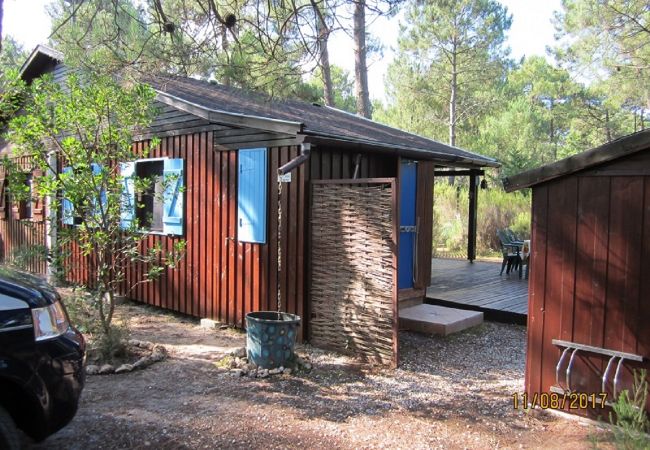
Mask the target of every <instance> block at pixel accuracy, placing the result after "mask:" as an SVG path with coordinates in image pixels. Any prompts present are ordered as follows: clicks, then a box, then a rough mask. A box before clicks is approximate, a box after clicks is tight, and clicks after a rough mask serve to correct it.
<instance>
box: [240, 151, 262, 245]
mask: <svg viewBox="0 0 650 450" xmlns="http://www.w3.org/2000/svg"><path fill="white" fill-rule="evenodd" d="M267 181H268V180H267V155H266V149H265V148H254V149H246V150H239V177H238V189H237V191H238V192H237V226H238V228H237V236H238V239H239V240H240V241H243V242H257V243H262V244H263V243H265V242H266V216H267V211H266V185H267Z"/></svg>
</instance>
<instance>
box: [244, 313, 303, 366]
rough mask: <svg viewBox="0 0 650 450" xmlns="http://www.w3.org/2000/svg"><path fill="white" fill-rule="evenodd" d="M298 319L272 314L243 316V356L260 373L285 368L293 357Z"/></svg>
mask: <svg viewBox="0 0 650 450" xmlns="http://www.w3.org/2000/svg"><path fill="white" fill-rule="evenodd" d="M299 325H300V316H297V315H295V314H289V313H282V312H274V311H258V312H251V313H248V314H246V356H248V361H250V362H252V363H253V364H255V365H257V366H259V367H262V368H264V369H274V368H276V367H280V366H283V365H285V363H286V362H287V361H288V360H289V359H291V358H292V357H293V348H294V345H295V343H296V334H297V333H298V326H299Z"/></svg>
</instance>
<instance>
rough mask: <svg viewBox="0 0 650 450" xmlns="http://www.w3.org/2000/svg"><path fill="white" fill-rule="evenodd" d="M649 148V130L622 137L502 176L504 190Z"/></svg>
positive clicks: (525, 185) (539, 181)
mask: <svg viewBox="0 0 650 450" xmlns="http://www.w3.org/2000/svg"><path fill="white" fill-rule="evenodd" d="M649 147H650V129H647V130H643V131H639V132H637V133H633V134H629V135H627V136H623V137H621V138H619V139H616V140H614V141H611V142H608V143H606V144H603V145H601V146H599V147H596V148H592V149H591V150H587V151H585V152H582V153H578V154H577V155H573V156H570V157H568V158H565V159H561V160H559V161H556V162H554V163H551V164H546V165H544V166H541V167H538V168H536V169H532V170H528V171H526V172H522V173H520V174H517V175H513V176H511V177H508V178H504V179H503V187H504V189H505V190H506V192H512V191H516V190H518V189H524V188H527V187H532V186H535V185H537V184H540V183H545V182H547V181H550V180H553V179H556V178H560V177H565V176H567V175H571V174H573V173H576V172H579V171H581V170H585V169H589V168H591V167H595V166H598V165H600V164H603V163H606V162H609V161H613V160H615V159H619V158H622V157H624V156H628V155H632V154H634V153H637V152H639V151H641V150H645V149H647V148H649Z"/></svg>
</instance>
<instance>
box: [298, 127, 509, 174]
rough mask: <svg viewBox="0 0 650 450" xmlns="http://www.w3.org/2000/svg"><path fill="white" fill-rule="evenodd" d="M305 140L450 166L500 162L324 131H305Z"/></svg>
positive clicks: (467, 166) (493, 165)
mask: <svg viewBox="0 0 650 450" xmlns="http://www.w3.org/2000/svg"><path fill="white" fill-rule="evenodd" d="M305 134H306V135H307V138H306V139H305V142H313V143H315V144H316V143H318V142H319V141H320V142H327V143H336V144H347V145H350V146H358V147H359V150H364V149H365V150H370V149H373V150H379V151H383V152H385V153H387V154H397V155H399V156H406V157H409V158H414V159H423V160H431V161H438V162H440V163H442V164H447V165H449V166H451V167H466V168H477V167H501V163H499V162H498V161H497V160H495V159H492V158H487V157H486V158H485V159H474V158H468V157H464V156H459V155H451V154H447V153H441V152H435V151H432V150H425V149H422V148H416V147H408V146H404V145H394V144H383V143H381V142H375V141H369V140H366V139H357V138H349V137H346V136H336V135H331V134H325V133H315V132H307V133H305Z"/></svg>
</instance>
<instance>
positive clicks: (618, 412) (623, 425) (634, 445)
mask: <svg viewBox="0 0 650 450" xmlns="http://www.w3.org/2000/svg"><path fill="white" fill-rule="evenodd" d="M647 400H648V378H647V371H646V370H635V371H634V386H633V388H632V391H631V392H630V391H628V390H627V389H626V390H624V391H623V392H621V394H620V395H619V396H618V398H617V399H616V403H614V405H613V406H612V410H613V414H612V413H610V415H609V420H610V422H611V423H612V424H615V425H616V426H617V428H616V429H615V430H614V437H615V439H616V444H617V447H618V448H622V449H647V448H650V436H648V434H646V433H648V432H650V420H648V415H647V413H646V411H645V409H646V405H647Z"/></svg>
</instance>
